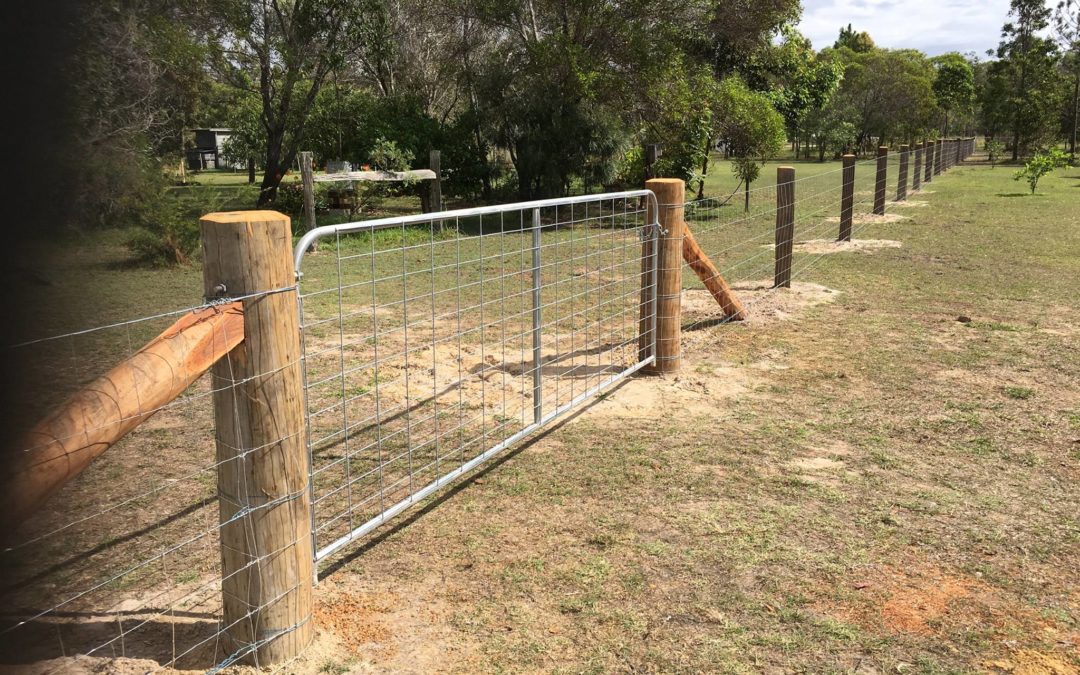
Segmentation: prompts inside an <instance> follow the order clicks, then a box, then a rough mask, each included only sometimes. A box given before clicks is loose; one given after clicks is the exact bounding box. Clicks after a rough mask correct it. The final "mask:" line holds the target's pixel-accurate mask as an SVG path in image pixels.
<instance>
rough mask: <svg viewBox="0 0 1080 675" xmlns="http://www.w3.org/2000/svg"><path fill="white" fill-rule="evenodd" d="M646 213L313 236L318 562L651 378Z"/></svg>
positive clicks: (534, 210) (408, 223) (458, 219)
mask: <svg viewBox="0 0 1080 675" xmlns="http://www.w3.org/2000/svg"><path fill="white" fill-rule="evenodd" d="M651 198H652V195H651V193H649V192H645V191H637V192H630V193H620V194H616V195H604V196H599V197H588V198H575V199H568V200H551V201H546V202H537V203H533V204H529V205H511V206H508V207H498V208H492V209H477V210H472V211H462V212H448V213H444V214H439V215H438V217H437V218H432V217H424V218H401V219H390V220H386V221H379V222H375V223H366V224H362V226H358V227H356V228H352V227H349V226H338V227H331V228H325V229H323V230H321V231H318V232H317V233H316V234H315V235H314V236H315V237H317V238H323V240H324V241H326V242H329V243H330V251H329V253H328V254H324V253H320V255H319V256H316V257H314V258H312V259H311V260H310V262H308V261H307V260H305V259H304V258H303V256H302V255H301V256H299V257H298V263H299V264H300V265H302V267H301V269H302V271H303V277H302V281H301V299H302V303H303V304H302V306H303V312H302V317H303V320H302V329H303V336H304V350H305V370H306V381H307V385H306V396H307V406H308V433H309V434H310V449H311V456H312V469H311V474H312V494H313V502H314V505H315V508H314V510H313V523H312V529H313V532H314V536H315V542H316V552H317V553H316V557H317V558H323V557H325V556H327V555H329V554H331V553H333V552H334V551H336V550H337V549H338V548H340V547H341V546H344V545H345V544H346V543H348V542H350V541H352V540H355V539H357V538H359V537H362V536H363V535H365V534H367V533H368V532H370V531H371V530H372V529H374V528H375V527H378V525H380V524H381V523H383V522H385V521H386V520H388V519H389V518H391V517H393V516H394V515H396V514H397V513H399V512H400V511H402V510H404V509H405V508H407V507H408V506H410V505H412V504H414V503H416V502H418V501H419V500H421V499H423V498H424V497H425V496H426V495H428V494H430V493H431V492H432V491H433V490H435V489H438V488H439V487H441V486H443V485H445V484H447V483H448V482H450V481H452V480H453V479H454V478H456V477H457V476H459V475H461V474H462V473H463V472H464V471H467V470H469V469H471V468H472V467H474V466H476V465H477V464H478V463H479V462H481V461H484V460H485V459H487V458H488V457H490V456H492V455H493V454H494V453H497V452H499V451H501V450H502V449H504V448H506V447H507V446H509V445H510V444H512V443H514V442H515V441H517V440H519V439H520V438H522V437H523V436H524V435H526V434H528V433H530V432H531V431H533V430H535V429H536V428H538V427H539V426H542V425H543V424H546V423H547V422H549V421H551V420H552V419H555V418H556V417H558V416H559V415H561V414H563V413H565V412H567V411H568V410H570V409H571V408H572V407H573V406H574V405H576V404H578V403H580V402H581V401H583V400H585V398H587V397H588V396H590V395H592V394H594V393H596V392H597V391H599V390H600V389H601V388H603V387H605V386H608V385H610V384H612V383H614V382H616V381H617V380H619V379H621V378H623V377H625V376H627V375H628V374H630V373H632V372H634V371H635V370H637V369H638V368H640V367H642V366H644V365H646V360H645V358H644V357H643V356H642V355H641V354H639V348H638V347H639V342H640V341H642V340H645V341H646V342H647V341H648V340H650V339H651V331H652V324H651V321H645V322H642V321H641V319H642V311H641V306H642V305H641V298H642V293H643V291H645V292H647V291H648V289H649V288H650V287H651V285H652V284H653V283H654V282H653V281H652V277H653V270H652V268H651V267H650V266H649V265H648V264H643V262H642V246H643V241H645V240H647V239H648V238H650V237H652V236H654V232H653V228H652V227H651V223H650V222H649V218H648V217H647V211H648V203H647V202H648V200H649V199H651ZM357 230H359V231H357ZM308 241H309V240H305V241H304V242H301V245H300V248H299V250H300V251H301V254H302V252H303V249H304V248H306V246H307V242H308ZM324 248H325V247H324Z"/></svg>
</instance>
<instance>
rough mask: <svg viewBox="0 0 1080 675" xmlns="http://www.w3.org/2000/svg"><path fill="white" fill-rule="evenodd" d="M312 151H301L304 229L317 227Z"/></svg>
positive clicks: (307, 230)
mask: <svg viewBox="0 0 1080 675" xmlns="http://www.w3.org/2000/svg"><path fill="white" fill-rule="evenodd" d="M311 163H312V160H311V153H310V152H308V151H307V150H304V151H302V152H301V153H300V180H301V182H303V184H304V214H303V215H304V231H306V232H310V231H311V230H314V229H315V174H314V171H313V169H312V166H311Z"/></svg>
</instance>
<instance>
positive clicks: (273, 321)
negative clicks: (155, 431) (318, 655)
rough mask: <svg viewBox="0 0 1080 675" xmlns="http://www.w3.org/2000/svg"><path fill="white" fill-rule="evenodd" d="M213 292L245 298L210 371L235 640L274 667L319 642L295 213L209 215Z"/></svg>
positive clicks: (227, 609) (226, 608) (209, 285)
mask: <svg viewBox="0 0 1080 675" xmlns="http://www.w3.org/2000/svg"><path fill="white" fill-rule="evenodd" d="M200 226H201V229H202V245H203V284H204V289H205V292H206V295H207V297H208V298H220V297H239V298H243V300H242V302H243V308H244V340H243V342H241V343H240V344H239V345H238V346H237V347H235V348H234V349H233V350H232V351H231V352H229V354H228V356H227V357H226V358H223V359H221V360H220V361H218V362H217V363H216V364H215V365H214V366H213V368H212V369H211V376H212V380H211V390H212V391H213V402H214V417H215V421H216V428H217V431H216V442H217V457H216V460H217V466H218V505H219V510H220V522H221V527H220V535H221V563H222V566H221V594H222V611H223V614H224V616H223V618H222V625H223V626H224V627H225V628H224V633H225V637H224V639H225V641H226V645H225V646H226V648H227V650H228V651H229V653H231V654H234V655H236V656H237V657H239V658H242V660H244V661H246V662H248V663H252V664H257V665H259V666H267V665H272V664H277V663H283V662H285V661H287V660H289V659H291V658H293V657H295V656H297V655H298V654H299V653H300V652H301V651H302V650H303V649H304V648H305V647H306V646H307V645H308V643H309V642H310V641H311V638H312V635H313V632H314V630H313V629H314V626H313V623H312V620H311V616H312V585H313V583H314V563H313V561H314V556H313V553H312V550H313V549H312V533H311V495H310V492H309V487H308V479H309V470H308V469H309V458H308V453H307V448H306V447H305V441H304V407H303V380H302V375H301V370H300V369H301V366H300V357H301V347H300V317H299V311H298V304H297V295H296V275H295V272H294V268H293V258H292V232H291V227H290V221H289V218H288V216H284V215H282V214H280V213H277V212H275V211H237V212H230V213H211V214H209V215H206V216H203V218H202V219H201V221H200Z"/></svg>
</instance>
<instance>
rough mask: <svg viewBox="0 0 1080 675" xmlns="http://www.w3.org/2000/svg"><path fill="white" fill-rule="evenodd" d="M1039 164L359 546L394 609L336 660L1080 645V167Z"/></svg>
mask: <svg viewBox="0 0 1080 675" xmlns="http://www.w3.org/2000/svg"><path fill="white" fill-rule="evenodd" d="M1011 175H1012V172H1011V171H1008V170H1001V169H993V170H992V169H990V168H988V167H983V166H966V167H961V168H957V169H954V170H953V171H952V172H950V173H949V174H948V175H947V176H945V177H943V178H940V179H938V180H935V181H934V182H933V183H932V184H931V185H930V186H929V188H928V189H927V190H926V191H925V192H924V193H922V194H918V195H915V196H913V197H912V199H913V200H917V201H925V202H927V203H928V205H927V206H924V207H912V208H909V209H907V210H906V211H904V213H905V215H908V216H909V219H908V220H904V221H901V222H897V223H891V224H880V225H872V226H869V227H868V228H867V229H866V230H865V231H864V232H863V233H862V234H861V236H863V237H875V238H888V239H895V240H900V241H902V242H903V247H902V248H898V249H888V250H884V251H880V252H878V253H876V254H874V255H858V254H837V255H833V256H832V257H830V258H828V259H826V260H825V261H824V262H822V264H820V265H818V266H817V267H815V268H813V270H812V271H811V272H810V273H808V277H807V280H810V281H815V282H818V283H822V284H825V285H827V286H829V287H832V288H835V289H838V290H840V291H841V292H842V295H841V296H840V299H839V300H838V301H837V302H834V303H832V304H829V305H823V306H820V307H817V308H814V309H811V310H809V311H807V312H805V313H804V314H802V315H799V316H797V317H795V318H794V319H792V320H790V321H787V322H781V323H775V324H771V325H769V326H766V327H763V328H752V329H748V328H745V327H741V326H736V325H729V326H717V327H713V328H710V329H708V330H707V339H704V340H699V339H698V337H697V336H695V338H694V343H695V344H696V345H698V346H697V347H695V348H692V349H691V350H689V351H688V354H687V365H686V367H685V371H684V374H683V375H682V376H681V377H680V380H681V381H683V382H686V383H687V384H686V386H687V387H688V388H690V389H692V390H695V391H699V392H700V391H702V390H703V391H705V392H710V391H711V392H713V394H712V395H711V396H712V400H710V396H709V395H704V394H701V395H699V398H698V399H695V400H696V401H697V403H696V404H695V405H693V406H691V407H689V410H688V409H687V407H686V406H671V405H657V406H656V407H655V413H654V414H649V415H645V414H642V415H639V416H637V417H633V416H631V417H616V418H613V417H610V416H608V415H605V414H602V412H601V410H602V407H603V406H604V405H606V403H604V404H601V406H598V407H597V410H595V411H592V412H586V413H585V414H583V415H581V416H580V417H579V418H577V419H575V420H574V421H573V422H572V423H569V424H567V425H564V426H563V427H561V428H559V429H558V430H556V431H553V432H551V433H549V434H547V435H546V436H544V437H543V438H541V439H539V440H537V441H535V442H534V443H532V444H530V445H529V447H528V448H526V449H524V450H523V451H521V452H519V453H516V454H515V455H514V456H513V457H512V458H510V459H508V460H506V461H505V462H502V463H501V464H500V465H499V466H498V467H497V468H495V469H494V470H492V471H490V472H488V473H487V474H486V475H484V476H483V477H482V478H481V479H478V480H475V481H473V482H472V483H471V484H469V485H468V487H466V488H464V489H462V490H460V491H457V492H455V493H454V494H452V495H451V496H449V497H447V498H445V499H443V500H440V502H439V503H438V506H437V508H433V509H431V510H429V511H427V512H426V513H424V514H423V515H422V516H421V517H419V518H412V519H409V520H407V521H405V522H404V523H402V524H401V525H400V526H399V527H397V528H396V529H394V530H392V531H390V532H388V533H386V534H385V536H383V537H381V538H380V540H378V541H377V543H375V544H374V545H372V546H370V547H368V548H366V549H362V550H359V551H354V552H353V553H351V554H350V555H348V556H347V557H345V558H343V559H340V560H338V561H334V562H333V563H332V565H331V568H330V570H328V572H329V574H328V576H327V577H326V579H327V581H326V582H325V583H326V586H325V587H324V590H322V591H321V592H322V593H323V596H322V597H323V598H324V600H325V601H326V602H328V603H331V605H333V603H336V602H344V601H345V600H344V599H347V598H352V599H356V600H358V601H359V602H360V603H361V604H362V603H363V602H364V601H368V602H369V603H370V604H371V606H372V607H373V609H372V610H371V611H370V612H368V613H366V614H365V617H364V620H365V621H370V622H373V623H374V624H375V625H379V626H383V627H385V629H386V633H385V634H384V635H383V636H382V637H379V638H377V639H374V640H371V639H367V638H364V639H359V642H358V641H357V638H355V637H351V636H350V635H349V634H348V631H347V630H344V629H341V630H338V631H337V632H336V633H332V637H333V639H336V640H341V641H342V646H340V647H338V648H337V650H336V651H335V652H333V654H332V655H331V656H327V657H325V658H324V657H320V660H319V661H318V662H313V663H311V664H309V665H311V667H312V668H317V667H323V668H328V667H341V668H343V669H346V670H347V669H348V667H350V666H352V665H356V664H358V663H360V662H363V661H371V662H374V663H375V664H376V665H379V666H383V667H389V668H393V667H397V666H401V665H402V664H405V663H409V662H410V661H409V660H410V659H421V661H420V662H421V663H424V661H423V659H424V658H425V656H424V652H423V651H422V650H417V649H416V644H417V642H426V643H430V644H433V645H435V646H436V647H434V648H437V650H438V659H439V660H438V663H440V664H441V665H443V666H445V667H447V668H448V669H450V670H457V671H462V672H469V671H477V670H482V671H490V672H519V671H523V670H541V671H549V672H611V671H620V670H644V671H658V672H717V671H722V672H760V671H762V670H776V671H790V670H806V671H811V672H823V671H826V672H841V671H859V670H860V669H862V670H863V671H866V672H871V671H877V672H897V671H899V672H923V673H945V672H967V671H972V670H987V669H993V668H995V667H999V668H1001V669H1005V668H1013V669H1015V668H1019V667H1021V666H1025V665H1026V666H1029V667H1030V666H1031V664H1032V663H1043V664H1046V663H1053V664H1063V665H1061V666H1060V667H1061V668H1063V670H1061V671H1060V672H1070V670H1069V669H1075V668H1076V667H1077V666H1078V665H1080V660H1078V654H1077V647H1076V645H1077V644H1078V639H1077V632H1078V630H1080V623H1078V622H1080V618H1078V616H1080V614H1078V613H1080V607H1078V602H1080V600H1078V597H1077V595H1076V586H1077V581H1078V580H1080V563H1078V562H1077V561H1078V560H1080V525H1078V521H1077V513H1078V512H1080V490H1078V489H1077V481H1076V479H1077V477H1078V465H1080V449H1078V446H1077V440H1078V439H1080V386H1078V384H1077V382H1078V381H1080V359H1078V355H1077V351H1076V344H1077V338H1078V332H1080V301H1078V298H1080V275H1078V274H1077V272H1078V267H1077V265H1078V263H1077V260H1078V259H1080V258H1078V256H1080V206H1078V204H1080V201H1078V200H1077V199H1076V195H1077V194H1078V191H1080V173H1078V172H1077V171H1076V170H1072V171H1063V172H1059V173H1057V174H1056V175H1054V176H1052V177H1050V178H1048V179H1046V182H1045V184H1043V185H1042V186H1041V190H1040V194H1038V195H1036V196H1034V197H1021V196H1014V195H1018V194H1019V193H1021V192H1022V189H1020V188H1019V187H1018V186H1017V184H1016V183H1014V182H1013V181H1012V178H1011ZM796 264H798V263H797V261H796ZM960 317H965V321H958V318H960ZM967 318H969V319H970V321H966V319H967ZM698 335H700V333H699V334H698ZM733 379H736V380H739V381H741V382H743V383H744V388H743V389H742V391H741V392H740V393H739V394H738V395H734V396H733V395H724V394H723V392H724V391H725V389H724V388H723V386H721V383H722V382H724V381H730V380H733ZM620 396H622V397H624V398H625V397H626V396H628V394H627V392H621V393H620V392H619V391H616V392H614V393H612V394H610V396H609V398H610V400H611V404H612V405H615V404H616V403H617V402H618V401H619V400H620ZM686 400H687V399H685V398H684V399H683V402H685V401H686ZM328 639H329V638H328ZM350 645H351V646H353V647H355V648H356V651H351V650H350V649H349V646H350ZM428 658H432V659H434V657H431V656H429V657H428ZM435 662H436V661H435V660H432V661H430V662H429V663H435ZM995 664H996V665H995Z"/></svg>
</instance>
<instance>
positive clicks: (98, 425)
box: [0, 302, 244, 526]
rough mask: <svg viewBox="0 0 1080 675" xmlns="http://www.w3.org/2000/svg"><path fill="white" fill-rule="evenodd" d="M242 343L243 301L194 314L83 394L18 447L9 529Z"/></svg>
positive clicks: (5, 499)
mask: <svg viewBox="0 0 1080 675" xmlns="http://www.w3.org/2000/svg"><path fill="white" fill-rule="evenodd" d="M243 339H244V313H243V307H242V306H241V304H240V303H239V302H231V303H227V304H222V305H215V306H212V307H208V308H205V309H201V310H198V311H195V312H191V313H190V314H185V315H184V316H183V317H181V318H180V320H179V321H177V322H176V323H174V324H173V325H172V326H170V327H169V328H168V329H166V330H165V332H163V333H162V334H161V335H158V336H157V337H156V338H154V339H153V340H151V341H150V342H149V343H148V344H147V345H146V346H144V347H143V348H142V349H140V350H139V351H137V352H135V353H134V354H132V355H131V356H129V357H128V358H127V359H125V360H124V361H123V362H121V363H120V364H119V365H117V366H116V367H115V368H113V369H112V370H110V371H109V372H107V373H105V374H104V375H102V376H101V377H98V378H97V379H95V380H94V381H92V382H90V383H89V384H87V385H86V386H84V387H83V388H82V389H80V390H79V391H77V392H76V393H75V394H74V395H73V396H72V397H71V398H69V399H68V400H67V401H66V402H64V404H63V405H61V406H60V407H58V408H56V409H55V410H54V411H53V412H52V413H50V414H49V415H48V416H46V417H45V419H43V420H41V421H40V422H38V423H37V424H36V425H35V426H34V427H33V428H32V429H30V431H29V432H27V433H26V434H25V435H24V436H23V437H22V439H21V440H20V442H19V443H17V444H16V446H15V450H14V452H13V453H12V455H11V462H10V464H9V465H8V467H7V468H6V470H5V471H4V472H3V478H2V485H0V513H3V514H4V517H5V518H7V522H8V524H9V525H12V526H14V525H17V524H18V523H20V522H22V521H23V520H25V519H26V518H28V517H29V516H31V515H32V514H33V513H34V512H35V511H37V510H38V509H40V508H41V507H42V505H43V504H44V503H45V502H46V501H47V500H48V499H49V497H51V496H52V495H54V494H55V493H56V492H57V491H58V490H59V489H60V488H61V487H63V485H64V483H66V482H67V481H69V480H71V479H72V478H74V477H75V476H77V475H79V474H80V473H81V472H82V471H83V470H84V469H86V467H88V466H89V465H90V463H91V462H92V461H93V460H94V459H95V458H96V457H98V456H100V455H101V454H103V453H104V452H105V451H106V450H108V449H109V448H111V447H112V446H113V445H114V444H115V443H116V442H117V441H119V440H120V439H121V438H123V437H124V436H125V435H126V434H127V433H128V432H129V431H131V430H132V429H134V428H135V427H137V426H139V425H140V424H142V423H143V422H145V421H146V420H147V419H148V418H149V417H150V416H151V415H153V414H154V413H155V412H157V411H158V410H160V409H161V407H162V406H164V405H166V404H167V403H169V401H172V400H173V399H175V398H176V397H177V396H179V395H180V394H182V393H183V392H184V390H185V389H187V388H188V387H189V386H190V385H191V384H192V383H193V382H195V380H197V379H198V378H199V376H201V375H202V374H203V373H205V372H206V371H207V370H209V369H210V366H212V365H213V364H214V363H215V362H216V361H217V360H218V359H220V358H222V357H223V356H225V355H226V354H228V353H229V352H230V351H231V350H232V349H233V348H235V347H236V346H237V345H238V344H240V342H241V341H242V340H243Z"/></svg>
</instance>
